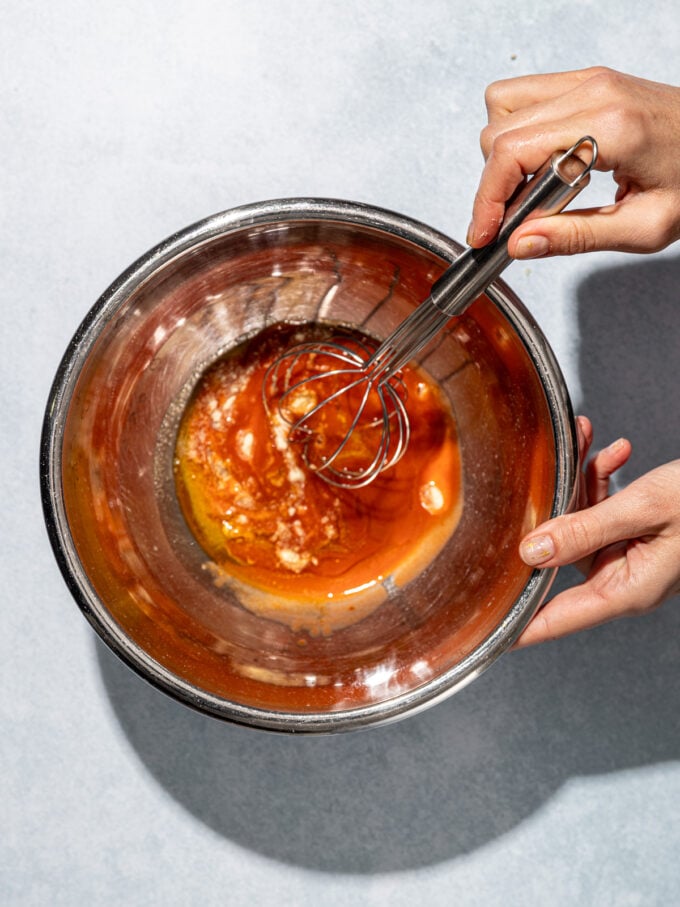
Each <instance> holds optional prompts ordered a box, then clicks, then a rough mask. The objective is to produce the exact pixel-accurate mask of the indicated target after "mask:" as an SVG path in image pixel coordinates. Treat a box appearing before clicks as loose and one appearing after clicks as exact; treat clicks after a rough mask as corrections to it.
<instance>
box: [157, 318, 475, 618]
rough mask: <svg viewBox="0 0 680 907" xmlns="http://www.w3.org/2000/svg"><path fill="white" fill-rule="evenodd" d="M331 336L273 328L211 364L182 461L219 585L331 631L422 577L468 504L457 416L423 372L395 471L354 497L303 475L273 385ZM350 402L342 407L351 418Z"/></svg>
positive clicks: (193, 517)
mask: <svg viewBox="0 0 680 907" xmlns="http://www.w3.org/2000/svg"><path fill="white" fill-rule="evenodd" d="M328 336H329V334H328V332H327V329H323V328H319V327H318V326H312V325H302V326H301V325H295V326H293V325H274V326H272V327H269V328H266V329H264V330H263V331H261V332H260V333H258V334H257V335H256V336H254V337H252V338H251V339H249V340H247V341H245V342H244V343H242V344H241V345H240V346H239V347H237V348H235V349H233V350H232V351H230V352H229V353H228V354H227V355H226V356H224V357H223V358H221V359H219V360H217V361H216V362H215V363H213V364H212V365H211V366H210V367H209V368H208V369H207V370H206V371H205V372H204V373H203V375H202V376H201V378H200V379H199V381H198V383H197V385H196V387H195V389H194V391H193V394H192V397H191V399H190V400H189V402H188V404H187V406H186V409H185V411H184V414H183V416H182V419H181V423H180V427H179V431H178V436H177V442H176V448H175V459H174V473H175V485H176V489H177V495H178V499H179V502H180V505H181V508H182V512H183V514H184V517H185V520H186V522H187V524H188V526H189V528H190V530H191V532H192V533H193V535H194V537H195V538H196V540H197V541H198V543H199V544H200V546H201V547H202V549H203V550H204V551H205V553H206V555H207V556H208V558H209V561H208V562H207V563H206V569H208V570H209V571H210V573H211V574H212V576H213V578H214V579H215V581H216V582H218V583H219V584H229V585H231V586H233V587H234V588H235V589H237V590H238V591H240V592H241V593H242V594H241V596H240V597H241V600H242V603H243V604H244V605H245V606H246V607H250V608H251V609H252V610H256V611H259V612H263V613H265V614H266V615H267V616H270V617H273V618H276V619H280V620H284V621H285V622H287V623H290V624H291V625H295V626H296V628H297V627H303V628H307V629H309V630H312V631H321V632H326V631H329V630H330V629H333V628H335V627H337V626H341V625H346V624H347V623H351V622H353V621H354V620H356V619H359V618H360V617H361V616H363V615H364V614H365V613H367V611H370V610H373V609H374V608H375V607H376V606H377V605H379V604H380V602H381V601H382V600H384V598H385V597H386V595H387V590H389V588H391V587H393V586H394V584H396V585H401V584H403V583H405V582H408V581H409V580H410V579H412V578H413V577H414V576H415V575H416V574H417V573H418V572H419V571H420V570H422V569H423V567H425V566H426V565H427V564H428V563H429V562H430V561H431V560H432V558H433V557H434V556H435V555H436V554H437V553H438V551H439V550H440V549H441V547H442V546H443V544H444V543H445V542H446V540H447V539H448V538H449V537H450V535H451V533H452V531H453V530H454V529H455V525H456V523H457V521H458V519H459V517H460V511H461V498H462V493H461V469H460V458H459V450H458V440H457V436H456V430H455V424H454V420H453V417H452V414H451V410H450V408H449V406H448V404H447V403H446V401H445V400H444V398H443V395H442V393H441V391H440V390H439V388H438V386H437V385H436V383H435V382H433V380H432V379H431V378H430V377H429V376H428V375H427V374H426V373H425V372H424V371H423V370H422V369H420V368H419V367H417V366H415V365H413V366H407V367H405V368H404V369H403V370H402V373H401V378H402V380H403V382H404V386H405V390H406V406H407V410H408V413H409V418H410V423H411V438H410V442H409V445H408V448H407V450H406V453H405V454H404V455H403V457H402V458H401V460H399V462H398V463H397V464H395V465H394V466H392V467H391V468H390V469H388V470H386V471H385V472H383V473H381V474H380V475H379V476H378V478H376V479H375V480H374V481H373V482H372V483H370V484H369V485H367V486H365V487H362V488H354V489H351V488H350V489H340V488H336V487H334V486H332V485H329V484H328V483H326V482H325V481H324V480H323V479H322V478H320V477H319V476H317V475H315V474H314V472H313V471H311V470H310V469H309V468H307V466H306V465H305V463H304V461H303V459H302V449H301V446H300V444H299V443H296V441H295V440H294V439H293V438H291V437H290V436H289V434H288V433H287V431H286V426H285V423H283V422H282V420H280V419H279V418H278V417H277V416H276V414H273V413H271V412H268V410H267V408H266V407H265V405H264V403H263V399H262V387H263V380H264V376H265V373H266V370H267V368H268V367H269V365H270V363H271V362H272V361H273V360H274V359H275V357H277V356H279V355H281V353H283V352H285V351H286V350H288V349H290V348H291V347H292V346H293V345H294V344H297V343H300V342H305V341H307V340H310V339H321V338H324V337H328ZM359 337H361V335H359ZM350 404H351V401H350V400H349V399H347V401H344V398H343V397H340V398H339V399H338V401H337V402H336V403H335V404H334V406H335V407H337V408H339V409H338V413H339V415H340V416H342V407H343V405H345V406H349V405H350Z"/></svg>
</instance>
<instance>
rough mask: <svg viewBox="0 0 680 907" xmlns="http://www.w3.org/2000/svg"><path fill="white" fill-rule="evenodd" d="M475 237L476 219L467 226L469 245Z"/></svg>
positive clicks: (466, 237) (466, 239)
mask: <svg viewBox="0 0 680 907" xmlns="http://www.w3.org/2000/svg"><path fill="white" fill-rule="evenodd" d="M474 238H475V225H474V221H470V226H469V227H468V228H467V233H466V234H465V242H466V243H467V244H468V246H471V245H472V240H473V239H474Z"/></svg>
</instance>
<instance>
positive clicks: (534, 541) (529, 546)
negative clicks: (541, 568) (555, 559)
mask: <svg viewBox="0 0 680 907" xmlns="http://www.w3.org/2000/svg"><path fill="white" fill-rule="evenodd" d="M519 553H520V555H521V557H522V560H523V561H524V563H525V564H529V566H531V567H535V566H537V565H538V564H543V563H545V561H548V560H550V558H551V557H552V556H553V555H554V554H555V543H554V542H553V540H552V538H551V537H550V536H549V535H535V536H534V537H533V538H530V539H526V541H524V542H522V544H521V545H520V549H519Z"/></svg>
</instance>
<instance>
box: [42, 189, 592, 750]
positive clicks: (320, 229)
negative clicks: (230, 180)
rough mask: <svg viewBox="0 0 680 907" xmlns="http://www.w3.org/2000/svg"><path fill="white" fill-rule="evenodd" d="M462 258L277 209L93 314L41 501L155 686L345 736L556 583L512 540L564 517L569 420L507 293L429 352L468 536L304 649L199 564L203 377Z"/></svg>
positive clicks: (396, 708) (212, 708) (141, 263)
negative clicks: (197, 489) (178, 450)
mask: <svg viewBox="0 0 680 907" xmlns="http://www.w3.org/2000/svg"><path fill="white" fill-rule="evenodd" d="M460 250H461V247H460V246H459V245H458V244H457V243H455V242H454V241H452V240H450V239H448V238H447V237H445V236H443V235H441V234H440V233H437V232H436V231H434V230H432V229H430V228H428V227H426V226H424V225H422V224H420V223H417V222H414V221H413V220H410V219H408V218H406V217H403V216H401V215H397V214H393V213H390V212H387V211H384V210H380V209H376V208H373V207H369V206H366V205H360V204H352V203H346V202H338V201H328V200H315V199H291V200H278V201H271V202H265V203H261V204H254V205H248V206H245V207H242V208H237V209H234V210H231V211H227V212H225V213H222V214H218V215H215V216H213V217H209V218H207V219H206V220H203V221H201V222H200V223H198V224H195V225H194V226H191V227H189V228H187V229H185V230H183V231H181V232H179V233H177V234H175V235H174V236H172V237H170V238H169V239H168V240H166V241H165V242H163V243H161V244H160V245H158V246H157V247H156V248H154V249H152V250H151V251H150V252H148V253H147V254H146V255H144V256H143V257H142V258H140V259H139V260H138V261H137V262H136V263H135V264H134V265H132V266H131V267H130V268H129V269H128V270H127V271H126V272H125V273H124V274H123V275H121V277H119V278H118V280H116V281H115V283H114V284H113V285H112V286H111V287H110V288H109V289H108V290H107V291H106V292H105V293H104V295H103V296H102V297H101V298H100V299H99V300H98V301H97V303H96V304H95V305H94V307H93V308H92V310H91V311H90V312H89V314H88V315H87V317H86V318H85V320H84V321H83V323H82V324H81V326H80V327H79V329H78V331H77V332H76V334H75V336H74V338H73V340H72V342H71V344H70V345H69V347H68V349H67V351H66V353H65V356H64V358H63V361H62V363H61V365H60V367H59V370H58V373H57V375H56V378H55V381H54V385H53V388H52V391H51V394H50V398H49V402H48V406H47V411H46V415H45V422H44V429H43V438H42V452H41V483H42V497H43V505H44V512H45V518H46V522H47V527H48V530H49V535H50V539H51V542H52V545H53V548H54V552H55V554H56V557H57V560H58V562H59V566H60V568H61V570H62V573H63V575H64V577H65V579H66V582H67V584H68V586H69V588H70V589H71V591H72V593H73V595H74V597H75V599H76V601H77V602H78V604H79V605H80V607H81V609H82V611H83V613H84V615H85V616H86V618H87V619H88V620H89V621H90V623H91V624H92V626H93V627H94V629H95V630H96V632H97V633H98V634H99V636H100V637H101V638H102V639H103V640H104V641H105V642H106V643H107V644H108V645H109V646H110V647H111V648H112V649H113V651H114V652H116V653H117V654H118V655H119V656H120V657H121V658H122V659H123V660H124V661H125V662H127V664H128V665H130V666H131V667H132V668H134V669H135V670H136V671H138V672H139V673H140V674H141V675H142V676H143V677H145V678H146V679H147V680H149V681H151V682H152V683H154V684H155V685H156V686H157V687H159V688H160V689H162V690H164V691H165V692H167V693H169V694H171V695H172V696H174V697H176V698H177V699H179V700H181V701H182V702H184V703H186V704H188V705H190V706H193V707H195V708H198V709H200V710H202V711H203V712H206V713H209V714H211V715H214V716H217V717H220V718H223V719H227V720H230V721H234V722H238V723H241V724H246V725H251V726H255V727H259V728H267V729H270V730H277V731H294V732H316V733H318V732H332V731H339V730H346V729H351V728H358V727H362V726H366V725H370V724H377V723H381V722H385V721H389V720H393V719H395V718H398V717H400V716H404V715H407V714H410V713H413V712H415V711H417V710H419V709H421V708H423V707H424V706H426V705H430V704H432V703H434V702H435V701H437V700H438V699H441V698H442V697H445V696H448V695H450V694H451V693H453V692H454V691H456V690H458V689H460V688H461V687H462V686H463V685H464V684H466V683H468V682H469V681H470V680H472V679H473V678H474V677H476V676H477V675H478V674H479V673H480V672H481V671H483V670H484V669H485V668H486V667H488V666H489V665H490V664H491V663H492V662H493V661H494V660H495V659H496V658H497V657H498V656H499V655H500V654H501V653H502V652H504V651H505V650H506V649H508V648H509V647H510V646H511V645H512V643H513V642H514V640H515V639H516V638H517V636H518V635H519V633H520V632H521V631H522V629H523V628H524V627H525V626H526V624H527V623H528V621H529V620H530V619H531V617H532V616H533V614H534V613H535V611H536V609H537V608H538V607H539V605H540V603H541V602H542V600H543V599H544V597H545V595H546V593H547V590H548V588H549V586H550V583H551V581H552V579H553V576H554V571H532V570H531V569H530V568H528V567H526V566H525V565H524V564H523V563H522V561H521V560H520V558H519V556H518V553H517V547H518V542H519V540H520V538H521V537H522V535H523V534H524V533H525V532H526V531H527V530H528V529H529V528H531V527H533V526H534V525H535V524H536V523H537V522H539V521H542V520H543V519H545V518H547V517H549V516H551V515H555V514H558V513H562V512H564V511H566V510H567V509H568V508H569V506H570V504H571V501H572V497H573V491H574V487H575V476H576V472H577V456H576V442H575V428H574V422H573V417H572V413H571V407H570V403H569V399H568V395H567V391H566V388H565V384H564V381H563V378H562V375H561V373H560V370H559V368H558V366H557V364H556V362H555V359H554V356H553V354H552V352H551V350H550V349H549V347H548V344H547V342H546V340H545V338H544V337H543V335H542V333H541V331H540V329H539V328H538V326H537V325H536V323H535V322H534V320H533V319H532V317H531V316H530V314H529V313H528V312H527V310H526V309H525V307H524V306H523V305H522V303H521V302H520V301H519V300H518V299H517V297H516V296H515V295H514V294H513V293H512V292H511V291H510V290H509V289H508V287H507V286H506V285H505V284H503V283H502V282H500V281H498V282H496V283H495V284H494V285H493V286H492V287H491V288H490V289H489V291H488V294H487V295H485V296H482V297H480V299H479V300H477V302H475V303H474V304H473V306H471V308H470V309H469V310H468V311H467V312H466V313H465V315H464V316H462V317H461V318H459V319H454V320H453V321H452V322H451V323H450V324H449V326H448V327H447V328H446V329H445V331H444V332H443V334H442V335H441V336H440V337H439V338H438V340H437V341H436V343H435V344H434V346H433V347H431V348H430V349H428V350H425V351H424V353H423V356H422V361H423V364H424V366H425V367H426V368H427V370H428V371H429V372H430V374H431V375H433V376H434V377H435V378H436V379H437V380H438V381H439V382H440V383H441V386H442V387H443V389H444V391H445V392H446V394H447V395H448V397H449V399H450V402H451V406H452V408H453V412H454V415H455V419H456V423H457V428H458V433H459V438H460V446H461V457H462V469H463V511H462V516H461V519H460V522H459V524H458V526H457V528H456V529H455V531H454V532H453V533H452V534H451V536H450V538H448V540H447V541H446V543H445V545H444V547H443V549H442V550H440V551H439V552H438V553H436V554H434V555H433V558H432V560H431V562H430V563H428V564H426V565H425V566H424V567H423V569H422V570H420V572H419V573H418V575H417V576H416V577H415V578H414V579H413V580H411V581H409V582H406V583H404V584H402V586H401V587H399V585H398V584H392V585H391V586H389V585H388V586H387V589H388V593H389V594H388V595H386V600H385V601H384V602H383V603H382V604H381V605H380V606H379V607H378V608H377V609H375V610H373V611H372V613H370V614H368V616H366V617H364V618H363V619H362V620H360V621H358V622H355V623H354V624H352V625H350V626H346V627H344V628H342V629H338V630H336V631H334V632H332V633H330V634H329V635H323V634H320V635H316V636H314V635H311V634H304V633H301V632H300V631H299V630H298V631H297V632H296V631H294V630H293V629H292V628H291V626H290V625H288V624H286V623H285V622H281V621H277V620H275V619H273V618H268V617H262V616H258V615H257V614H256V613H255V612H254V611H253V610H252V609H250V608H248V607H244V606H243V603H242V602H241V601H240V599H239V595H238V594H237V593H236V592H235V591H234V589H233V588H230V587H229V586H228V585H225V584H216V583H215V582H214V576H212V575H211V573H210V571H209V570H208V571H206V570H205V569H204V568H205V561H206V556H205V554H204V553H203V552H202V551H201V550H200V548H199V547H198V545H197V544H196V542H195V540H194V539H193V537H192V536H191V534H190V533H189V531H188V529H187V527H186V525H185V523H184V520H183V519H182V515H181V512H180V511H179V507H178V504H177V500H176V496H175V492H174V485H173V478H172V458H173V450H174V438H175V433H176V430H177V425H178V421H179V417H180V415H181V412H182V409H183V406H184V404H185V403H186V400H187V398H188V395H189V393H190V392H191V389H192V388H193V387H194V385H195V383H196V380H197V377H198V376H199V375H200V373H201V372H202V370H203V369H204V368H205V367H206V366H207V365H208V364H209V363H211V362H212V361H214V359H215V358H217V357H218V356H219V355H220V354H222V353H223V352H224V351H226V350H228V349H229V348H230V347H232V346H234V345H236V344H237V343H238V342H239V341H240V340H242V339H243V338H244V337H246V336H249V335H252V334H254V333H255V332H257V331H258V330H259V329H261V328H262V327H264V326H265V325H269V324H271V323H273V322H276V321H291V320H292V321H310V320H320V321H330V322H341V323H344V324H350V325H362V326H363V327H364V329H365V330H367V331H369V332H370V333H371V334H373V335H375V336H376V337H377V338H378V339H380V338H382V337H384V336H385V335H386V334H388V333H389V331H391V330H392V329H393V327H394V326H395V325H396V324H397V323H398V322H399V321H400V320H401V319H402V318H403V317H404V316H405V315H406V314H407V313H408V311H410V309H411V308H412V307H413V306H414V305H416V304H417V303H418V302H419V301H420V300H421V299H422V298H424V297H425V296H426V295H427V291H428V288H429V286H430V285H431V284H432V283H433V282H434V280H435V279H436V278H437V277H438V276H439V274H441V273H442V271H443V270H444V268H445V267H446V264H447V263H448V262H449V261H450V260H451V259H452V258H453V257H455V256H456V255H457V254H459V252H460ZM300 605H301V606H304V603H300Z"/></svg>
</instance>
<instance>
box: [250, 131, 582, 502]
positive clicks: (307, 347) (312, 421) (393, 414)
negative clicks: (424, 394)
mask: <svg viewBox="0 0 680 907" xmlns="http://www.w3.org/2000/svg"><path fill="white" fill-rule="evenodd" d="M584 149H585V150H584ZM579 152H580V154H579ZM588 152H589V154H588ZM584 155H585V157H586V160H585V161H584V160H583V157H584ZM588 158H589V159H588ZM596 160H597V143H596V142H595V140H594V139H593V138H592V137H591V136H584V137H583V138H581V139H579V141H578V142H576V143H575V144H574V145H572V147H571V148H569V149H568V150H567V151H562V152H555V154H553V155H552V156H551V158H550V159H549V160H548V161H546V162H545V164H544V165H543V166H542V167H541V168H540V169H539V170H538V171H537V172H536V174H535V175H534V176H533V177H532V178H531V179H530V180H529V181H528V182H526V183H525V184H523V185H522V186H521V187H520V189H519V190H518V191H517V192H516V193H515V196H514V197H513V198H512V199H511V200H510V202H509V203H508V205H507V208H506V212H505V216H504V219H503V224H502V226H501V229H500V231H499V233H498V235H497V237H496V239H495V240H494V241H493V242H492V243H490V244H489V245H487V246H485V247H484V248H482V249H473V248H467V249H466V250H465V251H464V252H463V253H462V254H461V255H460V256H459V257H458V258H457V259H456V260H455V261H454V263H453V264H452V265H451V266H450V267H449V268H448V269H447V270H446V271H445V272H444V274H443V275H442V276H441V277H440V278H439V279H438V280H437V281H436V282H435V283H434V284H433V286H432V288H431V291H430V294H429V296H428V297H427V298H426V299H425V300H424V301H423V302H421V303H420V304H419V305H418V306H417V307H416V308H415V309H414V310H413V312H412V313H411V314H410V315H409V316H408V317H407V318H406V319H404V321H402V323H401V324H400V325H399V326H398V327H397V328H396V329H395V330H394V331H393V332H392V333H391V334H390V335H389V336H388V337H387V338H386V339H385V340H384V341H383V342H382V343H380V344H379V345H378V343H377V342H375V343H372V341H370V340H369V339H360V338H359V337H357V336H356V335H354V334H351V333H350V332H349V331H348V332H347V334H346V335H344V334H343V333H342V330H339V331H338V333H337V334H335V335H333V336H332V337H331V339H329V340H324V341H319V342H315V341H311V342H306V343H300V344H297V345H295V346H293V347H291V349H289V350H287V351H286V352H285V353H283V354H282V355H281V356H279V357H278V358H277V359H276V360H275V361H274V362H273V363H272V364H271V365H270V367H269V368H268V370H267V372H266V374H265V378H264V382H263V388H262V394H263V400H264V403H265V407H266V408H267V410H268V412H269V413H270V416H273V417H275V418H276V417H278V419H279V420H280V424H282V425H284V426H285V429H286V432H287V439H288V440H290V441H291V442H299V443H300V444H301V445H302V459H303V461H304V463H305V465H306V466H307V468H308V469H310V470H311V471H313V472H314V473H316V474H317V475H318V476H320V477H321V478H322V479H324V480H325V481H326V482H328V483H329V484H331V485H335V486H338V487H340V488H360V487H362V486H365V485H368V484H369V483H370V482H372V481H373V480H374V479H375V478H376V477H377V476H378V475H379V474H380V473H381V472H383V471H384V470H386V469H388V468H389V467H390V466H393V465H394V464H395V463H397V462H398V460H399V459H400V458H401V457H402V456H403V454H404V452H405V451H406V448H407V446H408V443H409V439H410V435H411V428H410V420H409V414H408V410H407V406H406V403H407V400H406V390H405V385H404V382H403V380H402V378H401V376H400V374H399V372H400V370H401V369H402V368H403V367H404V366H405V365H406V364H407V363H408V362H410V361H411V360H412V359H413V358H414V356H415V355H416V354H417V353H418V352H419V351H420V350H422V349H423V347H425V346H426V345H427V344H428V343H429V342H430V341H431V340H432V339H433V338H434V337H435V336H436V335H437V334H438V333H439V331H441V329H442V328H443V327H444V325H445V324H446V323H447V322H448V321H449V319H451V318H452V317H454V316H457V315H460V314H462V312H464V311H465V309H466V308H467V307H468V305H470V303H472V302H473V301H474V300H475V299H476V298H477V297H478V296H479V295H480V294H481V293H482V292H483V291H484V290H485V289H486V288H487V287H488V286H489V284H490V283H491V282H492V281H493V280H495V279H496V277H498V276H499V274H500V273H501V272H502V271H503V270H504V268H505V267H506V266H507V265H508V264H509V262H510V256H509V255H508V249H507V246H508V240H509V238H510V235H511V234H512V233H513V231H514V230H515V229H516V228H517V227H518V226H519V225H520V224H521V223H522V222H523V221H525V220H527V219H529V218H534V217H538V216H541V217H545V216H547V215H551V214H556V213H557V212H559V211H561V210H562V209H563V208H564V207H565V206H566V205H567V204H568V203H569V202H570V201H571V200H572V199H573V198H574V197H575V196H576V195H577V194H578V193H579V192H580V191H581V189H583V188H584V187H585V186H586V185H587V183H588V181H589V177H590V172H591V170H592V169H593V167H594V166H595V162H596ZM340 404H342V405H340Z"/></svg>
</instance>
